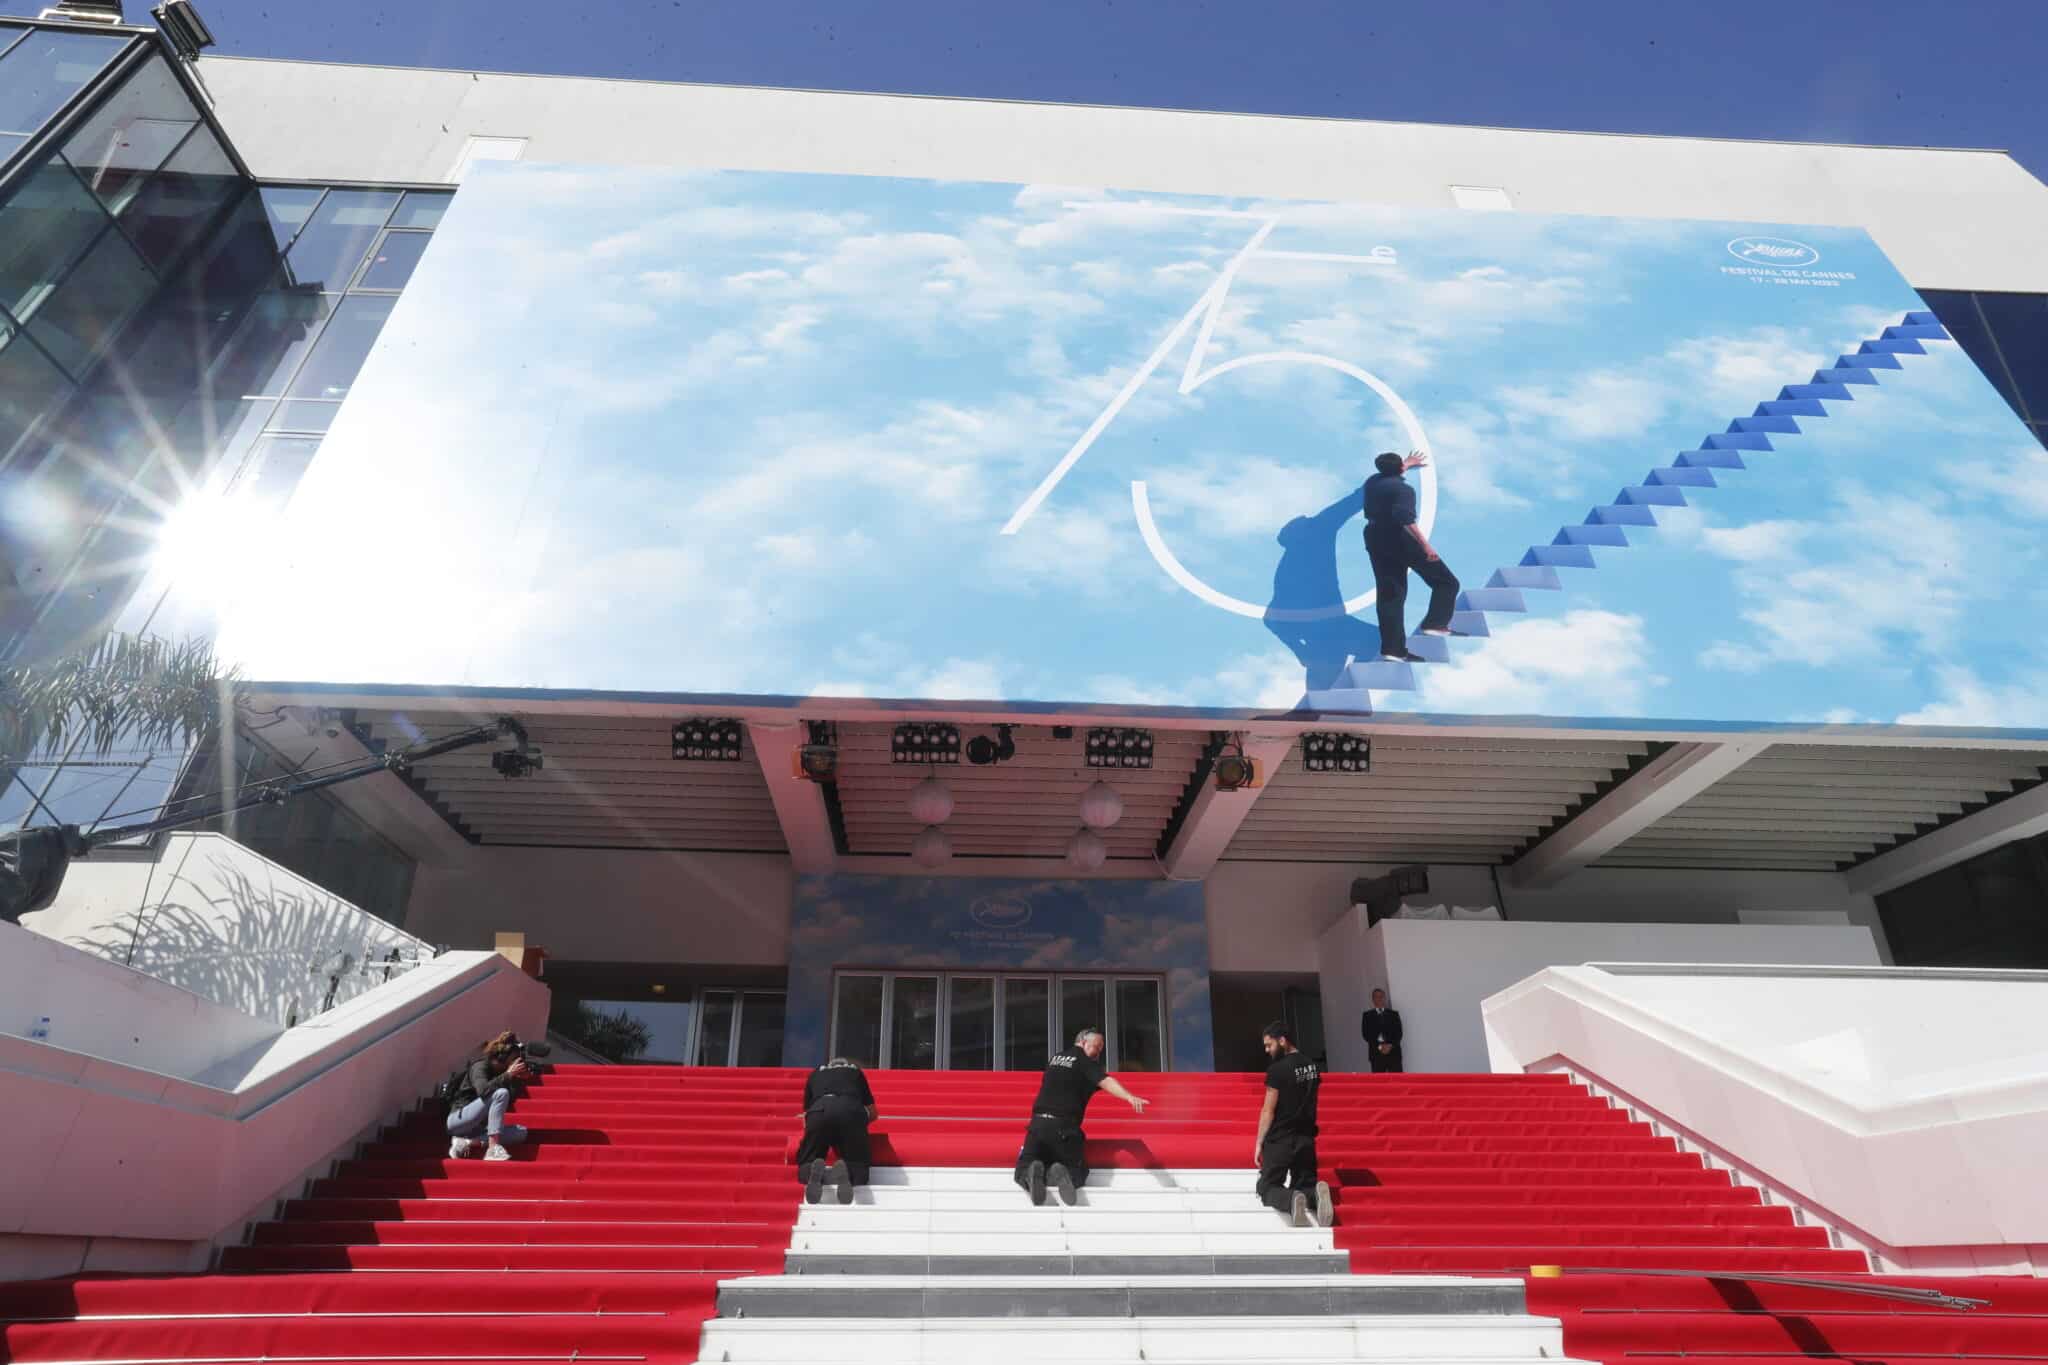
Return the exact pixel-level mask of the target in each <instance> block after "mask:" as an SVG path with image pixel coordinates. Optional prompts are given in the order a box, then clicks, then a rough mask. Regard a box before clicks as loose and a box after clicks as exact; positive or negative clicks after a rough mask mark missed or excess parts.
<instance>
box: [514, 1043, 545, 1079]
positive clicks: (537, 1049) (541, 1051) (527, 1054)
mask: <svg viewBox="0 0 2048 1365" xmlns="http://www.w3.org/2000/svg"><path fill="white" fill-rule="evenodd" d="M512 1046H513V1049H514V1050H515V1052H516V1053H517V1055H518V1060H520V1061H522V1062H525V1063H526V1069H527V1070H528V1071H531V1072H532V1073H533V1074H534V1075H536V1076H539V1075H542V1074H543V1073H545V1072H547V1071H549V1070H551V1069H552V1068H551V1067H550V1066H549V1065H548V1064H547V1063H546V1062H543V1061H542V1060H541V1058H543V1057H545V1056H547V1055H548V1054H549V1053H551V1052H553V1051H554V1050H555V1049H554V1047H553V1045H552V1044H549V1043H529V1042H526V1041H525V1040H523V1039H519V1038H514V1039H513V1040H512Z"/></svg>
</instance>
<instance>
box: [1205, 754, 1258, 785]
mask: <svg viewBox="0 0 2048 1365" xmlns="http://www.w3.org/2000/svg"><path fill="white" fill-rule="evenodd" d="M1214 771H1215V774H1216V790H1217V791H1220V792H1234V791H1240V790H1242V789H1243V788H1245V787H1256V786H1258V785H1259V766H1258V764H1256V763H1254V762H1252V761H1251V760H1250V759H1248V758H1246V757H1245V756H1244V751H1243V750H1242V749H1237V750H1236V751H1235V752H1233V753H1227V754H1223V755H1221V756H1220V757H1218V758H1217V760H1216V766H1215V769H1214Z"/></svg>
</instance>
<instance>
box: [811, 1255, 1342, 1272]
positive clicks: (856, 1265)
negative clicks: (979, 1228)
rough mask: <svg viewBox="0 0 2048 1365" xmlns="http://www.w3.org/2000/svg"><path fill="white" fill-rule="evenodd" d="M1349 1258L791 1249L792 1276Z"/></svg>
mask: <svg viewBox="0 0 2048 1365" xmlns="http://www.w3.org/2000/svg"><path fill="white" fill-rule="evenodd" d="M1350 1268H1351V1259H1350V1257H1349V1256H1348V1255H1346V1254H1345V1253H1344V1252H1341V1251H1299V1252H1277V1251H1276V1252H1267V1253H1265V1254H1264V1255H1258V1256H1231V1255H1223V1254H1218V1253H1214V1252H1197V1253H1193V1254H1190V1255H1184V1256H1176V1255H1169V1254H1161V1255H1155V1256H1096V1255H1093V1254H1090V1253H1086V1252H1082V1253H1078V1254H1077V1253H1074V1252H1069V1251H1059V1252H1048V1253H1045V1254H1043V1255H1018V1254H1014V1253H1010V1252H991V1253H988V1254H985V1255H970V1256H933V1255H930V1254H928V1253H925V1252H878V1253H875V1254H872V1255H860V1254H854V1255H835V1254H831V1253H818V1252H799V1251H792V1252H790V1253H789V1256H788V1259H787V1262H786V1265H785V1272H784V1273H786V1274H789V1275H1288V1276H1293V1275H1345V1274H1349V1273H1350Z"/></svg>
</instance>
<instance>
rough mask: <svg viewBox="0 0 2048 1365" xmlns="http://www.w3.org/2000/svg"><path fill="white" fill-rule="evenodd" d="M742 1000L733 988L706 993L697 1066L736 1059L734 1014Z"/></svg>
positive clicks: (729, 1061) (700, 1015) (701, 1014)
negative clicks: (733, 1048)
mask: <svg viewBox="0 0 2048 1365" xmlns="http://www.w3.org/2000/svg"><path fill="white" fill-rule="evenodd" d="M738 1008H739V1000H738V998H737V997H735V996H734V995H733V993H732V992H731V991H706V992H704V1008H703V1010H702V1011H701V1012H700V1013H699V1015H698V1016H697V1065H698V1066H727V1065H730V1064H731V1059H732V1028H733V1023H734V1019H733V1016H734V1015H735V1014H736V1013H737V1012H738Z"/></svg>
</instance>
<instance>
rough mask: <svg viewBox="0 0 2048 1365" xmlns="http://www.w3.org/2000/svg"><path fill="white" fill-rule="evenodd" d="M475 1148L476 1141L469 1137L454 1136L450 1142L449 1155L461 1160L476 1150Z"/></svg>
mask: <svg viewBox="0 0 2048 1365" xmlns="http://www.w3.org/2000/svg"><path fill="white" fill-rule="evenodd" d="M475 1148H476V1143H475V1142H473V1141H471V1140H470V1139H469V1138H453V1139H451V1140H450V1141H449V1143H448V1155H449V1157H450V1158H451V1159H453V1160H456V1161H460V1160H461V1159H462V1158H464V1157H466V1156H468V1155H469V1154H470V1153H471V1152H472V1151H474V1150H475Z"/></svg>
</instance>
